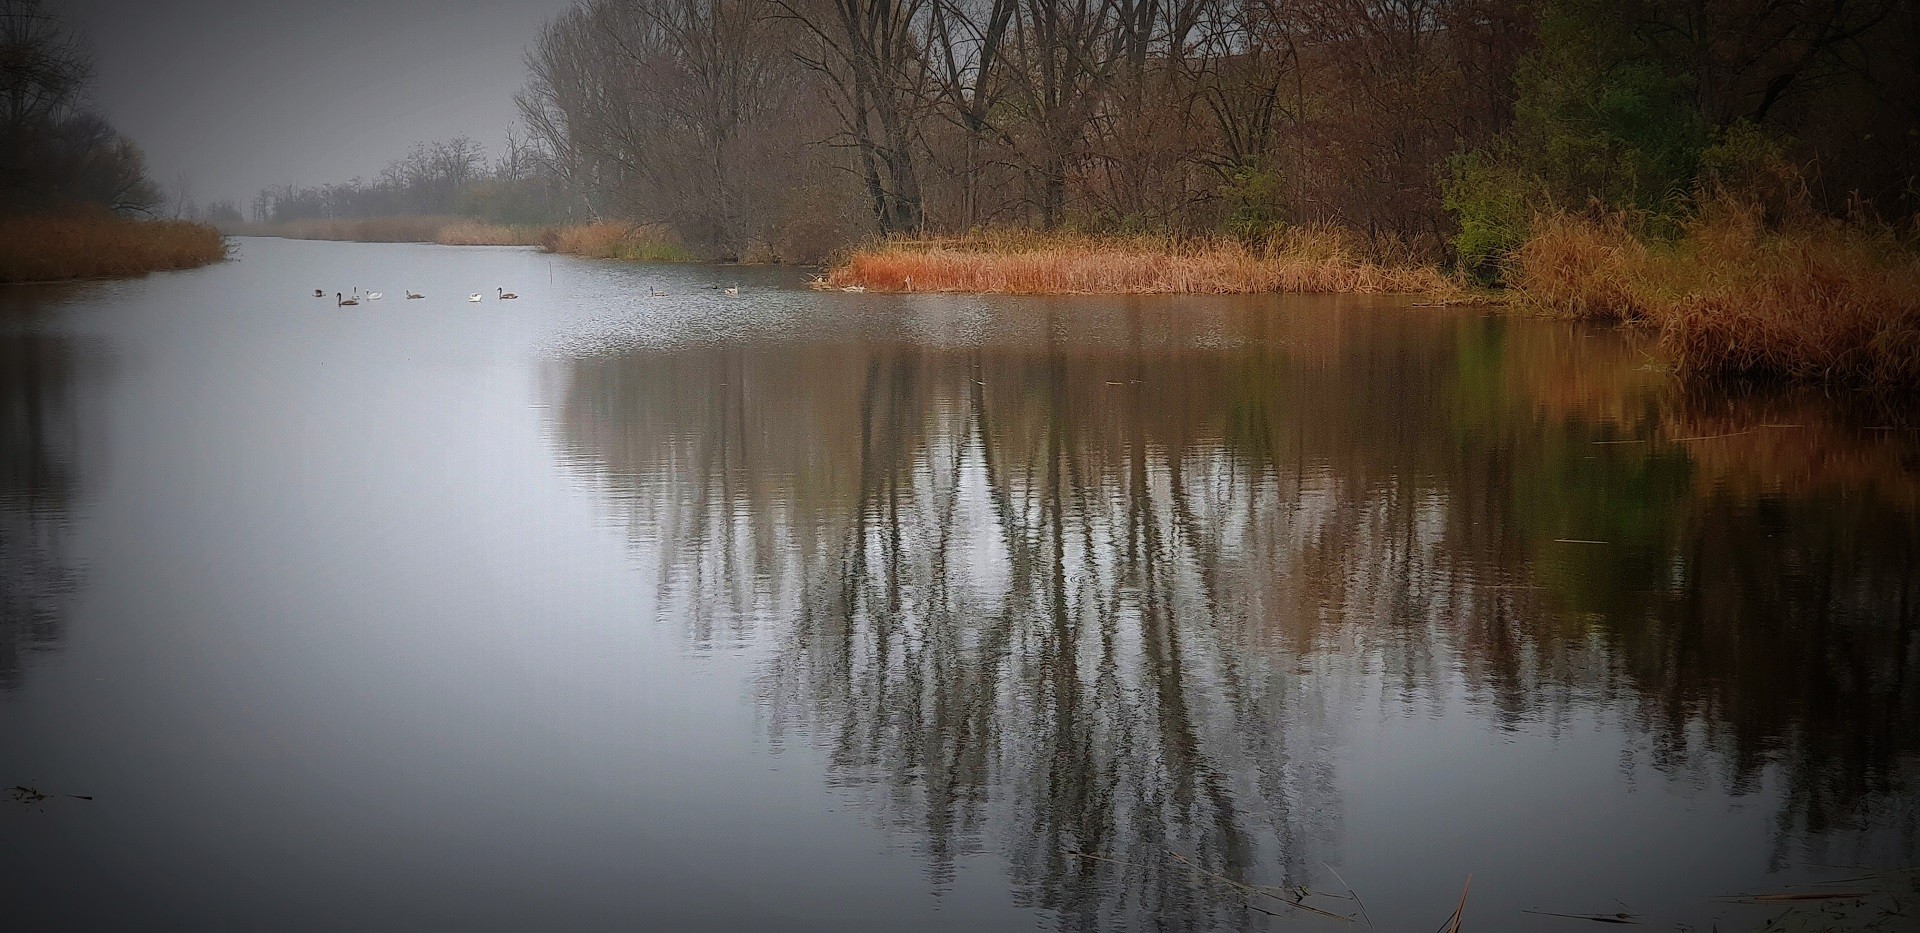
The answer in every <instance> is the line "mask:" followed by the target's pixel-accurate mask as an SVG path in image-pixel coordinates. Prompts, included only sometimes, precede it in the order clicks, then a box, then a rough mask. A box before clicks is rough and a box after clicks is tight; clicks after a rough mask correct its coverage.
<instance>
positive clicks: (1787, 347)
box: [1510, 202, 1920, 387]
mask: <svg viewBox="0 0 1920 933" xmlns="http://www.w3.org/2000/svg"><path fill="white" fill-rule="evenodd" d="M1510 281H1511V282H1512V284H1513V285H1514V287H1515V288H1516V290H1517V291H1518V292H1519V293H1520V294H1521V295H1522V296H1523V297H1524V299H1525V300H1526V301H1527V302H1528V303H1530V304H1533V305H1536V306H1539V307H1542V308H1545V309H1548V310H1552V311H1555V312H1559V313H1567V314H1572V315H1574V316H1579V317H1589V318H1600V319H1607V320H1621V321H1630V322H1638V323H1642V324H1645V325H1647V326H1650V327H1653V328H1656V329H1657V330H1658V332H1659V334H1660V342H1661V346H1662V348H1663V349H1664V350H1665V352H1666V353H1667V354H1668V355H1669V356H1670V357H1671V358H1672V360H1673V361H1674V363H1675V365H1676V366H1678V367H1679V368H1680V369H1681V370H1682V371H1683V372H1690V373H1700V374H1714V375H1730V376H1753V377H1771V378H1785V379H1791V380H1799V381H1809V382H1836V383H1851V384H1860V385H1870V386H1878V387H1896V386H1905V387H1913V386H1920V257H1916V256H1915V255H1914V254H1913V253H1912V252H1911V251H1909V250H1907V249H1905V248H1903V247H1902V246H1900V245H1899V244H1897V243H1895V242H1893V240H1892V238H1891V237H1890V236H1888V235H1886V234H1884V233H1883V232H1880V231H1877V230H1874V229H1871V228H1867V227H1864V226H1861V225H1855V224H1846V223H1842V222H1839V221H1834V220H1802V221H1800V222H1798V223H1796V224H1795V225H1793V226H1792V227H1791V228H1789V229H1784V230H1775V229H1770V228H1769V227H1768V225H1767V224H1766V223H1765V222H1764V220H1763V218H1762V216H1761V212H1760V211H1759V210H1758V209H1757V208H1747V207H1741V206H1739V205H1734V204H1730V203H1724V202H1722V203H1715V204H1710V205H1708V206H1707V207H1706V209H1704V210H1703V211H1702V212H1701V214H1700V216H1699V218H1697V219H1696V220H1694V221H1693V222H1692V223H1691V224H1690V225H1689V226H1688V228H1687V230H1686V233H1685V235H1684V236H1683V237H1682V238H1681V240H1680V241H1679V242H1678V243H1676V244H1674V245H1672V246H1670V247H1669V246H1653V245H1648V244H1646V243H1644V242H1643V241H1642V240H1641V239H1639V238H1638V237H1636V236H1634V234H1633V232H1632V231H1631V230H1630V229H1629V227H1628V225H1627V224H1625V223H1624V222H1622V221H1620V220H1618V219H1601V220H1595V219H1589V218H1582V217H1572V216H1561V217H1552V218H1543V219H1541V221H1540V222H1539V223H1538V225H1537V232H1536V235H1535V236H1534V238H1533V240H1532V241H1530V242H1529V243H1527V244H1526V245H1525V246H1524V247H1522V248H1521V250H1520V251H1519V252H1518V253H1517V254H1516V256H1515V261H1514V267H1513V270H1512V275H1511V278H1510Z"/></svg>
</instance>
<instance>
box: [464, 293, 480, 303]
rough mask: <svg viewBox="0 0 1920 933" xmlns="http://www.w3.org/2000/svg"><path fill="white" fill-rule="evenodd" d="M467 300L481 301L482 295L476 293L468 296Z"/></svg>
mask: <svg viewBox="0 0 1920 933" xmlns="http://www.w3.org/2000/svg"><path fill="white" fill-rule="evenodd" d="M467 300H468V301H479V300H480V293H479V292H474V293H473V294H471V295H468V296H467Z"/></svg>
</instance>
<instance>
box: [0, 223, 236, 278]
mask: <svg viewBox="0 0 1920 933" xmlns="http://www.w3.org/2000/svg"><path fill="white" fill-rule="evenodd" d="M225 258H227V243H226V237H224V236H223V235H221V233H220V231H218V230H216V229H214V228H213V227H210V226H208V225H206V224H200V223H191V222H188V221H178V220H129V219H127V218H124V217H114V216H110V215H106V216H91V215H89V216H80V217H8V218H0V283H21V282H50V281H63V280H71V279H103V278H118V277H122V276H132V275H144V274H145V273H148V272H160V271H166V270H171V269H191V268H194V267H196V266H204V265H207V264H209V263H215V262H219V261H220V260H222V259H225Z"/></svg>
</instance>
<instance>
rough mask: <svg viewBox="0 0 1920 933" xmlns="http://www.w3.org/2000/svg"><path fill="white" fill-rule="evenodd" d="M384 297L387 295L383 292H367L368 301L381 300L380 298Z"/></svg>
mask: <svg viewBox="0 0 1920 933" xmlns="http://www.w3.org/2000/svg"><path fill="white" fill-rule="evenodd" d="M383 297H385V296H384V295H382V294H381V293H379V292H368V293H367V300H368V301H379V300H380V299H381V298H383Z"/></svg>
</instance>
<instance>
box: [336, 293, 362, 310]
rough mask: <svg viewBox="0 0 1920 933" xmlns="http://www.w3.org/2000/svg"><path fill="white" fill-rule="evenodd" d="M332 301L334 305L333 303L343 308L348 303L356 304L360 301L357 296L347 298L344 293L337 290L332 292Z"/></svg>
mask: <svg viewBox="0 0 1920 933" xmlns="http://www.w3.org/2000/svg"><path fill="white" fill-rule="evenodd" d="M333 303H334V305H335V306H337V307H342V308H344V307H346V306H348V305H357V304H359V303H360V299H358V298H348V297H346V296H345V295H342V294H340V293H339V292H334V293H333Z"/></svg>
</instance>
